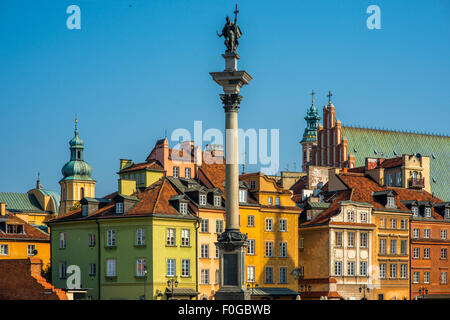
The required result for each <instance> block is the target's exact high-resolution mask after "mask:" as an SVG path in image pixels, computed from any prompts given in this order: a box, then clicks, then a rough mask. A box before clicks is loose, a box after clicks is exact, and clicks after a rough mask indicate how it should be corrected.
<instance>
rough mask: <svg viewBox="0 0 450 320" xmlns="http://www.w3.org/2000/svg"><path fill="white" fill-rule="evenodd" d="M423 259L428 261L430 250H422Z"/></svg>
mask: <svg viewBox="0 0 450 320" xmlns="http://www.w3.org/2000/svg"><path fill="white" fill-rule="evenodd" d="M423 258H424V259H430V248H423Z"/></svg>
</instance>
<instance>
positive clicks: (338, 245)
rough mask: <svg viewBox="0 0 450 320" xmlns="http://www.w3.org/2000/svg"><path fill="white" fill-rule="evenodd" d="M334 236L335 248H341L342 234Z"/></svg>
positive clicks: (337, 233)
mask: <svg viewBox="0 0 450 320" xmlns="http://www.w3.org/2000/svg"><path fill="white" fill-rule="evenodd" d="M335 236H336V240H335V241H336V242H335V245H336V247H342V232H340V231H338V232H336V233H335Z"/></svg>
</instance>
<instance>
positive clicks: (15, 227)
mask: <svg viewBox="0 0 450 320" xmlns="http://www.w3.org/2000/svg"><path fill="white" fill-rule="evenodd" d="M6 227H7V228H6V233H15V234H21V233H23V225H21V224H20V225H19V224H7V225H6Z"/></svg>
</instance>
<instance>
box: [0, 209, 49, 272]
mask: <svg viewBox="0 0 450 320" xmlns="http://www.w3.org/2000/svg"><path fill="white" fill-rule="evenodd" d="M30 257H32V258H38V259H41V260H42V263H43V267H44V268H47V267H48V265H49V263H50V237H49V235H48V234H47V233H45V232H44V231H42V230H41V229H39V228H36V227H34V226H32V225H31V224H29V223H27V222H26V221H24V220H22V219H20V218H18V217H17V216H16V215H14V214H13V213H12V212H9V211H8V210H6V205H5V204H4V203H0V259H27V258H30Z"/></svg>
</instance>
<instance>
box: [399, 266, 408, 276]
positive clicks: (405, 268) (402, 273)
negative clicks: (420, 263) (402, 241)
mask: <svg viewBox="0 0 450 320" xmlns="http://www.w3.org/2000/svg"><path fill="white" fill-rule="evenodd" d="M400 278H402V279H407V278H408V265H407V264H401V265H400Z"/></svg>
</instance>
